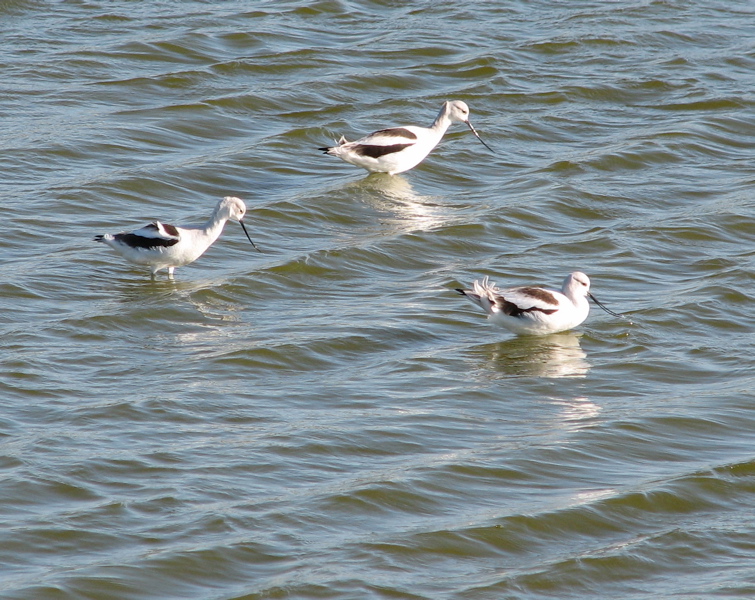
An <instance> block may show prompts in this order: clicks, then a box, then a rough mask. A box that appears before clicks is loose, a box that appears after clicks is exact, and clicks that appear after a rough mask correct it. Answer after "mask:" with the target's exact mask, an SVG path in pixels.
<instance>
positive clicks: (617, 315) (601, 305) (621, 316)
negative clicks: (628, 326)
mask: <svg viewBox="0 0 755 600" xmlns="http://www.w3.org/2000/svg"><path fill="white" fill-rule="evenodd" d="M587 295H588V296H589V297H590V300H592V301H593V302H595V304H597V305H598V306H600V308H602V309H603V310H604V311H606V312H607V313H608V314H609V315H613V316H614V317H619V318H620V319H626V317H625V316H624V315H620V314H619V313H615V312H613V311H612V310H610V309H608V308H606V307H605V306H604V305H603V304H602V303H601V302H598V299H597V298H596V297H595V296H593V295H592V294H590V293H588V294H587Z"/></svg>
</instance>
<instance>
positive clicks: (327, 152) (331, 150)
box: [318, 136, 348, 154]
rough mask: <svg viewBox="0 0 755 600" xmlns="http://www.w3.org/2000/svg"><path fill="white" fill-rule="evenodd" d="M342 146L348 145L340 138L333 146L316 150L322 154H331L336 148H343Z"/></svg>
mask: <svg viewBox="0 0 755 600" xmlns="http://www.w3.org/2000/svg"><path fill="white" fill-rule="evenodd" d="M344 144H348V142H347V141H346V138H345V137H343V136H341V139H340V140H338V141H337V142H336V145H335V146H329V147H327V148H318V150H320V151H322V153H323V154H333V150H335V149H336V148H338V146H343V145H344Z"/></svg>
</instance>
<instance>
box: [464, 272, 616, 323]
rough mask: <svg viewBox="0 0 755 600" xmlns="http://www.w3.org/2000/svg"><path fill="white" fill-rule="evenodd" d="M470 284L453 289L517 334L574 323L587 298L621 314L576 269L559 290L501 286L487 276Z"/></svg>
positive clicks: (578, 320) (579, 318) (580, 318)
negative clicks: (597, 295) (600, 299)
mask: <svg viewBox="0 0 755 600" xmlns="http://www.w3.org/2000/svg"><path fill="white" fill-rule="evenodd" d="M472 287H473V288H474V289H472V290H462V289H457V290H456V291H457V292H459V293H460V294H461V295H463V296H466V297H467V298H469V299H470V300H471V301H472V302H474V303H475V304H477V305H478V306H480V307H482V309H483V310H484V311H485V312H486V313H488V319H490V320H491V321H492V322H493V323H495V324H496V325H500V326H502V327H505V328H506V329H508V330H509V331H513V332H514V333H517V334H520V335H525V334H529V335H545V334H548V333H558V332H559V331H566V330H568V329H572V328H574V327H576V326H577V325H579V324H581V323H582V322H583V321H584V320H585V319H586V318H587V314H588V313H589V312H590V304H589V303H588V302H587V298H590V299H591V300H592V301H593V302H595V304H597V305H598V306H600V308H602V309H603V310H605V311H606V312H607V313H608V314H611V315H613V316H615V317H621V315H618V314H616V313H615V312H613V311H610V310H608V309H607V308H606V307H605V306H603V305H602V304H601V303H600V302H598V300H597V298H595V296H593V295H592V294H591V293H590V279H589V278H588V277H587V275H585V274H584V273H580V272H579V271H575V272H574V273H571V274H570V275H569V276H568V277H567V278H566V279H564V284H563V286H562V287H561V291H560V292H557V291H555V290H546V289H544V288H539V287H515V288H509V289H506V290H501V289H499V288H497V287H496V286H495V284H494V283H490V282H489V281H488V278H487V277H485V278H484V279H483V280H482V281H481V282H477V281H475V282H474V285H473V286H472Z"/></svg>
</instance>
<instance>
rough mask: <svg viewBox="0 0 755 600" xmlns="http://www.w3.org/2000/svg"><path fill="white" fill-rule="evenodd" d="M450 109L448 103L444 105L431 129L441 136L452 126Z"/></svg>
mask: <svg viewBox="0 0 755 600" xmlns="http://www.w3.org/2000/svg"><path fill="white" fill-rule="evenodd" d="M449 112H450V109H449V108H448V103H447V102H446V103H445V104H443V108H441V109H440V112H439V113H438V116H437V117H435V121H433V124H432V125H431V126H430V129H432V130H434V131H437V132H438V133H440V135H443V134H444V133H446V130H447V129H448V128H449V127H450V126H451V118H450V117H449V116H448V114H449Z"/></svg>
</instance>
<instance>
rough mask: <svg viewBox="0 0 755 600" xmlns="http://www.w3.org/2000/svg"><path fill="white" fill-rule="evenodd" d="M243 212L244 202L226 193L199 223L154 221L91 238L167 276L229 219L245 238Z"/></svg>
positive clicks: (205, 244)
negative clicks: (168, 223) (139, 226)
mask: <svg viewBox="0 0 755 600" xmlns="http://www.w3.org/2000/svg"><path fill="white" fill-rule="evenodd" d="M244 214H246V205H245V204H244V202H243V201H242V200H240V199H239V198H234V197H232V196H227V197H225V198H224V199H223V200H221V201H220V202H218V204H217V206H216V207H215V210H214V211H213V213H212V216H211V217H210V219H209V220H208V221H207V222H206V223H205V224H204V225H201V226H191V225H182V226H175V225H166V224H163V223H160V221H155V222H154V223H150V224H149V225H146V226H144V227H142V228H141V229H137V230H135V231H131V232H123V233H116V234H110V233H106V234H104V235H98V236H95V238H94V239H95V241H98V242H103V243H105V244H107V245H108V246H110V247H111V248H112V249H113V250H115V251H116V252H117V253H118V254H120V255H121V256H122V257H123V258H125V259H126V260H127V261H129V262H131V263H133V264H136V265H145V266H148V267H150V269H151V272H152V276H153V277H154V275H155V274H156V273H157V272H158V271H160V270H161V269H167V270H168V276H169V277H173V271H174V269H175V268H176V267H182V266H184V265H188V264H189V263H192V262H194V261H195V260H197V259H198V258H199V257H200V256H202V254H204V253H205V252H206V251H207V249H208V248H209V247H210V246H212V244H214V243H215V241H216V240H217V239H218V237H220V234H221V233H222V232H223V228H224V227H225V224H226V221H228V220H229V219H233V220H235V221H238V222H239V223H240V224H241V226H242V227H243V228H244V232H245V233H246V235H247V238H249V234H248V233H247V232H246V228H245V227H244V224H243V222H242V219H243V218H244ZM249 241H250V242H251V241H252V240H251V238H249ZM252 244H254V242H252Z"/></svg>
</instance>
